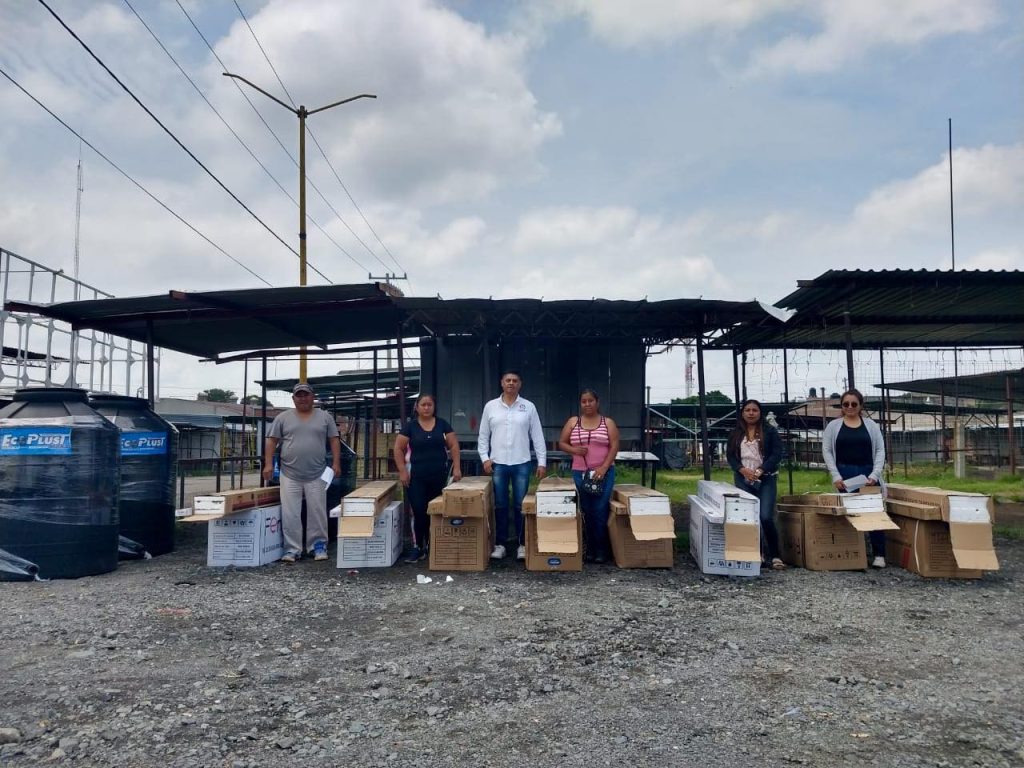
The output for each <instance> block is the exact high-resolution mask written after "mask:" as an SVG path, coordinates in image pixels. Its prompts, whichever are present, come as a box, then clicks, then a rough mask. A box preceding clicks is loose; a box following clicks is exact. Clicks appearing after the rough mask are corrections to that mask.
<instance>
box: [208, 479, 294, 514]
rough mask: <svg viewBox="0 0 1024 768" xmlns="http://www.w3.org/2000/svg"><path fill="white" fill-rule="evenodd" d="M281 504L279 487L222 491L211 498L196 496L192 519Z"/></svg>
mask: <svg viewBox="0 0 1024 768" xmlns="http://www.w3.org/2000/svg"><path fill="white" fill-rule="evenodd" d="M280 503H281V489H280V488H279V487H278V486H276V485H275V486H267V487H266V488H240V489H238V490H237V491H222V492H220V493H215V494H212V495H210V496H196V497H195V498H194V499H192V517H204V516H205V517H223V516H224V515H232V514H234V513H236V512H244V511H245V510H247V509H256V508H257V507H272V506H274V505H276V504H280Z"/></svg>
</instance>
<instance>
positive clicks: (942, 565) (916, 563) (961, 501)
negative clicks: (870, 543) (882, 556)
mask: <svg viewBox="0 0 1024 768" xmlns="http://www.w3.org/2000/svg"><path fill="white" fill-rule="evenodd" d="M888 490H891V493H890V494H889V496H890V497H889V498H888V499H887V501H886V504H887V506H888V508H889V512H890V514H892V515H893V517H894V518H895V517H896V516H899V517H902V518H905V519H908V520H915V521H918V522H921V523H928V524H929V525H927V526H923V527H922V526H915V529H914V531H913V535H911V533H909V532H908V528H909V525H904V524H903V523H902V522H900V523H899V526H900V531H899V533H893V534H892V535H891V537H890V538H891V540H892V541H894V542H897V546H898V547H900V557H899V559H898V560H896V559H894V562H898V563H899V564H900V565H903V567H905V568H907V570H911V571H914V572H915V573H920V574H921V575H922V576H943V577H947V578H966V579H972V578H978V576H979V575H980V573H979V574H978V575H975V574H974V572H975V571H977V572H980V571H997V570H999V560H998V559H997V558H996V553H995V549H994V547H993V544H992V499H991V498H990V497H988V496H986V495H984V494H980V493H967V492H961V491H946V490H943V489H941V488H915V487H912V486H907V485H893V486H889V488H888ZM897 522H898V521H897ZM946 539H948V546H949V550H950V552H951V553H952V557H953V563H952V565H951V564H950V563H948V562H946V560H945V559H944V558H945V553H946V543H945V540H946ZM888 541H889V539H887V540H886V557H887V558H888V557H889V549H888ZM904 562H906V563H910V564H911V567H907V565H904ZM925 571H927V573H926V572H925Z"/></svg>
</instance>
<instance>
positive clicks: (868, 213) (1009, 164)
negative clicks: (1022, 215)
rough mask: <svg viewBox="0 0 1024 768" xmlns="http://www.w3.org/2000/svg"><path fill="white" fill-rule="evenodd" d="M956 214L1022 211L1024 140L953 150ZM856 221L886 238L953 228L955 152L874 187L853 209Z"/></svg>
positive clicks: (867, 231) (864, 229) (864, 231)
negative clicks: (951, 199)
mask: <svg viewBox="0 0 1024 768" xmlns="http://www.w3.org/2000/svg"><path fill="white" fill-rule="evenodd" d="M953 200H954V213H955V214H956V216H958V217H960V216H969V217H978V216H982V215H999V214H1005V213H1007V212H1010V211H1016V212H1017V213H1019V211H1020V206H1021V202H1022V201H1024V144H1013V145H1010V146H995V145H991V144H989V145H985V146H983V147H980V148H977V149H974V148H965V149H957V150H954V152H953ZM851 226H852V227H853V228H854V229H855V230H857V231H859V232H860V233H862V234H864V235H870V236H871V237H873V238H876V239H878V240H881V241H883V242H884V241H891V240H893V239H895V238H898V237H905V236H908V235H913V234H919V233H924V232H932V231H935V230H936V229H939V230H944V231H948V227H949V156H948V155H946V156H945V157H944V158H943V159H941V160H939V162H937V163H935V164H934V165H932V166H930V167H928V168H925V169H924V170H923V171H921V172H920V173H918V174H916V175H915V176H913V177H911V178H909V179H899V180H896V181H893V182H890V183H888V184H886V185H884V186H882V187H879V188H878V189H876V190H874V191H873V192H872V193H871V194H870V195H868V196H867V198H866V199H865V200H864V201H863V202H861V203H860V204H859V205H858V206H857V207H856V209H855V210H854V212H853V220H852V222H851Z"/></svg>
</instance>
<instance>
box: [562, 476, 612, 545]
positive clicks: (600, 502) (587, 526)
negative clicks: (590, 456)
mask: <svg viewBox="0 0 1024 768" xmlns="http://www.w3.org/2000/svg"><path fill="white" fill-rule="evenodd" d="M583 475H584V472H583V470H580V469H574V470H573V471H572V479H573V482H575V483H576V493H578V494H579V498H580V509H581V510H582V511H583V525H584V530H585V531H586V546H587V549H586V554H587V557H590V558H594V557H601V558H604V559H608V556H609V554H610V552H609V549H610V546H609V543H608V503H609V502H610V501H611V498H612V490H613V489H614V488H615V467H609V468H608V474H607V475H605V476H604V493H602V494H601V495H600V496H593V495H591V494H589V493H584V492H583V487H582V486H583Z"/></svg>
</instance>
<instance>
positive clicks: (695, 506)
mask: <svg viewBox="0 0 1024 768" xmlns="http://www.w3.org/2000/svg"><path fill="white" fill-rule="evenodd" d="M689 498H690V554H691V555H692V556H693V559H694V560H695V561H696V563H697V567H698V568H700V570H701V573H707V574H713V575H718V576H759V575H760V574H761V555H760V539H758V555H757V559H756V560H736V559H733V558H730V557H728V556H727V555H726V523H725V521H724V520H723V519H721V516H720V515H719V513H718V510H715V509H714V508H712V507H709V506H708V502H707V501H705V500H703V499H701V498H700V497H699V496H690V497H689Z"/></svg>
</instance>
